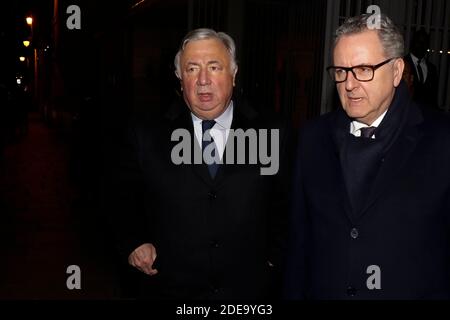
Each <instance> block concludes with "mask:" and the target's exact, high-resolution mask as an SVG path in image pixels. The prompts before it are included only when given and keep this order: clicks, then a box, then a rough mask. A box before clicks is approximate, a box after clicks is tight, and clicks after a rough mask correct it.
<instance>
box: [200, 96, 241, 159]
mask: <svg viewBox="0 0 450 320" xmlns="http://www.w3.org/2000/svg"><path fill="white" fill-rule="evenodd" d="M191 116H192V122H193V124H194V133H195V137H196V138H197V142H198V144H199V145H200V148H201V146H202V119H200V118H199V117H197V116H196V115H195V114H193V113H191ZM214 121H216V123H215V124H214V126H213V127H212V128H211V130H210V131H209V134H210V135H211V137H212V138H213V139H214V142H215V144H216V147H217V149H218V151H219V157H220V160H222V157H223V152H224V150H225V146H226V144H227V139H228V135H229V134H230V128H231V122H233V101H230V104H229V105H228V107H227V108H226V109H225V111H224V112H223V113H222V114H221V115H220V116H218V117H217V118H216V119H214Z"/></svg>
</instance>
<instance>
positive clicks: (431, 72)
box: [404, 54, 439, 108]
mask: <svg viewBox="0 0 450 320" xmlns="http://www.w3.org/2000/svg"><path fill="white" fill-rule="evenodd" d="M404 60H405V62H406V63H408V64H409V65H410V67H411V70H413V71H414V82H413V86H414V95H413V98H414V100H415V101H416V102H417V103H418V104H419V105H421V106H429V107H432V108H437V107H438V89H439V76H438V71H437V68H436V67H435V65H434V64H432V63H431V62H429V61H427V60H425V63H426V65H427V68H428V74H427V78H426V80H425V82H424V83H421V82H419V80H418V79H419V75H418V73H417V67H416V66H415V65H414V62H413V60H412V58H411V54H408V55H406V56H405V59H404Z"/></svg>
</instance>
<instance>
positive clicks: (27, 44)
mask: <svg viewBox="0 0 450 320" xmlns="http://www.w3.org/2000/svg"><path fill="white" fill-rule="evenodd" d="M23 45H24V46H25V48H27V47H28V46H29V45H30V41H28V40H23Z"/></svg>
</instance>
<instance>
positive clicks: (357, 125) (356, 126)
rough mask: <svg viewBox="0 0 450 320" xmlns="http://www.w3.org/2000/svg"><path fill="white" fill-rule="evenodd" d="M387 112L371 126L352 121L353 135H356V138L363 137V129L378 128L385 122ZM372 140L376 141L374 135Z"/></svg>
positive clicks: (351, 130)
mask: <svg viewBox="0 0 450 320" xmlns="http://www.w3.org/2000/svg"><path fill="white" fill-rule="evenodd" d="M386 112H387V110H386V111H385V112H384V113H383V114H382V115H381V116H379V117H378V118H377V119H376V120H375V121H374V122H373V123H372V124H371V125H370V126H368V125H367V124H365V123H362V122H358V121H356V120H354V121H352V122H351V123H350V133H351V134H352V135H354V136H355V137H361V128H367V127H376V128H377V127H378V126H379V125H380V123H381V121H383V119H384V116H385V115H386ZM371 138H372V139H375V134H374V135H372V137H371Z"/></svg>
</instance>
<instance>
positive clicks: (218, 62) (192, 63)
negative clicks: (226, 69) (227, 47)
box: [187, 60, 222, 66]
mask: <svg viewBox="0 0 450 320" xmlns="http://www.w3.org/2000/svg"><path fill="white" fill-rule="evenodd" d="M211 64H222V63H221V62H220V61H218V60H211V61H208V62H207V63H206V65H211ZM187 65H189V66H190V65H193V66H200V63H198V62H193V61H188V63H187Z"/></svg>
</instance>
